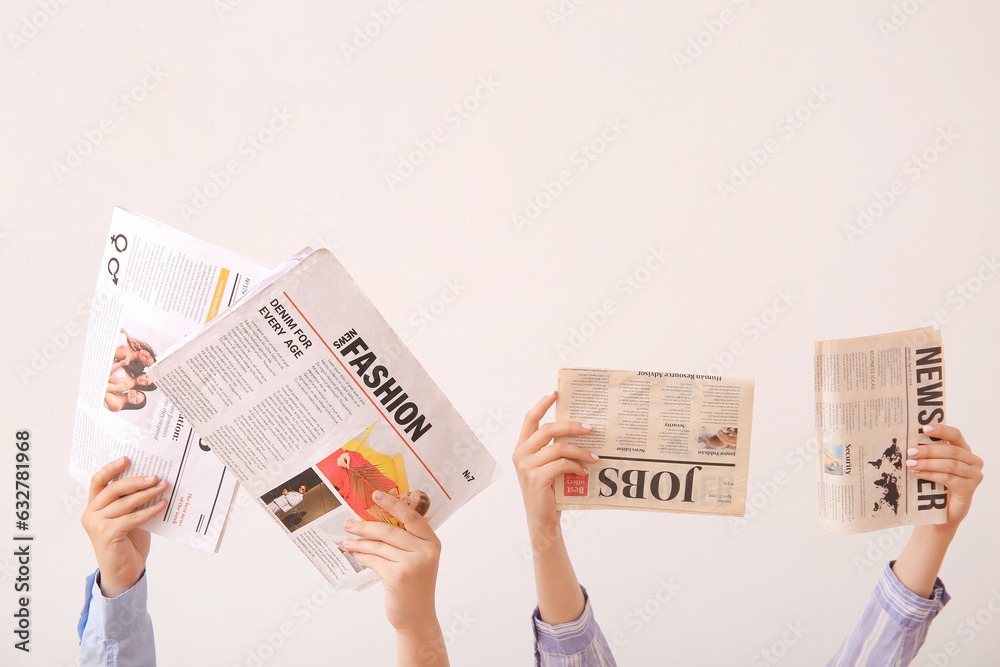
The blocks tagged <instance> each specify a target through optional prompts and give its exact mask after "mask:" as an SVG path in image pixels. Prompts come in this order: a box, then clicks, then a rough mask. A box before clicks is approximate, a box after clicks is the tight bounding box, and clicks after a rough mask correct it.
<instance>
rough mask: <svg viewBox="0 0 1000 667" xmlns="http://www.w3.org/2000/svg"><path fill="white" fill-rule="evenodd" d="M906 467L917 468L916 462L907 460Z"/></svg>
mask: <svg viewBox="0 0 1000 667" xmlns="http://www.w3.org/2000/svg"><path fill="white" fill-rule="evenodd" d="M906 465H908V466H910V467H911V468H916V467H917V462H916V461H914V460H913V459H908V460H907V461H906Z"/></svg>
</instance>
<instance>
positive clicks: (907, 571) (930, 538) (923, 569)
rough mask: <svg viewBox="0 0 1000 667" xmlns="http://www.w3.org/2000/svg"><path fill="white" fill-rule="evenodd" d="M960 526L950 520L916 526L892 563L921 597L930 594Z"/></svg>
mask: <svg viewBox="0 0 1000 667" xmlns="http://www.w3.org/2000/svg"><path fill="white" fill-rule="evenodd" d="M957 529H958V526H953V525H950V524H941V525H933V526H917V527H915V528H914V529H913V534H912V535H910V539H909V541H908V542H907V543H906V546H905V547H903V553H901V554H900V555H899V558H898V559H896V564H895V565H893V567H892V571H893V572H894V573H895V575H896V578H897V579H899V582H900V583H901V584H903V585H904V586H906V588H908V589H909V590H911V591H913V592H914V593H915V594H917V595H919V596H920V597H922V598H929V597H930V595H931V593H932V592H933V591H934V582H935V581H936V580H937V577H938V572H939V571H940V570H941V563H943V562H944V557H945V554H946V553H948V546H949V545H951V541H952V539H954V537H955V532H956V530H957Z"/></svg>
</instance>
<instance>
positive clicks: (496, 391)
mask: <svg viewBox="0 0 1000 667" xmlns="http://www.w3.org/2000/svg"><path fill="white" fill-rule="evenodd" d="M998 19H1000V7H998V6H997V5H996V4H995V3H988V2H982V1H979V2H976V1H973V0H959V1H956V2H950V3H944V2H925V1H924V0H876V1H874V2H865V1H861V0H848V1H846V2H838V3H804V2H797V3H796V2H773V1H772V2H764V1H762V0H717V1H715V2H695V1H694V0H685V1H684V2H670V3H658V2H651V1H646V2H640V1H638V0H631V1H618V2H610V1H608V0H587V1H583V0H530V1H528V2H500V1H499V0H487V1H483V2H476V3H455V2H443V1H440V0H421V1H419V2H418V1H416V0H363V1H358V2H349V3H325V2H317V1H315V0H312V1H305V2H293V3H270V2H261V1H260V0H242V1H241V0H212V1H209V0H204V1H202V2H190V1H185V2H174V3H154V2H147V1H132V2H122V1H117V0H112V1H107V2H100V3H86V2H70V1H68V0H12V1H8V2H5V3H3V6H2V8H0V36H2V43H0V89H2V91H3V93H2V94H3V103H2V104H0V120H2V122H0V147H2V158H0V169H2V172H0V193H2V194H0V283H2V284H3V285H4V288H3V290H4V291H3V294H4V299H3V318H2V321H3V324H2V327H0V329H2V332H3V333H2V340H3V349H4V353H3V380H2V400H0V404H2V406H3V408H2V414H3V419H2V429H3V441H4V442H7V443H8V445H7V446H5V447H3V448H2V449H0V452H3V453H2V454H0V499H2V500H0V516H7V519H8V522H7V523H5V524H4V523H0V526H5V527H3V528H0V554H2V555H0V618H2V619H6V620H5V621H2V622H0V637H4V639H3V640H2V641H0V662H2V663H4V664H17V665H20V664H24V665H45V666H47V667H48V666H59V667H62V666H67V665H73V664H75V660H76V646H77V644H76V634H75V625H76V620H77V618H78V614H79V609H80V606H81V604H82V600H83V578H84V576H85V575H86V574H87V573H88V572H89V571H91V569H92V568H93V567H94V563H95V561H94V557H93V552H92V550H91V548H90V544H89V541H88V539H87V537H86V535H85V533H84V531H83V529H82V528H81V527H80V523H79V516H80V513H81V512H82V510H83V502H82V500H81V497H82V496H85V491H84V490H83V489H82V488H80V487H79V486H78V485H77V483H76V482H74V481H73V480H72V479H71V478H70V477H69V475H68V474H67V472H66V470H67V465H68V458H69V443H70V438H71V433H72V428H73V415H74V410H75V405H76V392H77V387H78V379H79V369H80V363H81V355H82V350H83V339H84V335H83V333H82V332H83V331H84V329H85V327H86V323H87V321H86V308H87V304H88V303H89V300H90V298H91V295H92V293H93V289H94V285H95V281H96V276H97V272H98V270H99V268H100V267H99V262H100V257H101V253H102V250H103V247H104V244H105V243H107V242H108V241H107V238H106V232H107V229H108V227H109V224H110V216H111V212H112V207H113V206H114V205H119V206H123V207H126V208H129V209H132V210H135V211H137V212H140V213H143V214H145V215H148V216H150V217H153V218H155V219H157V220H160V221H162V222H164V223H167V224H170V225H173V226H175V227H178V228H180V229H182V230H184V231H186V232H188V233H190V234H193V235H195V236H198V237H200V238H203V239H205V240H207V241H211V242H214V243H217V244H220V245H224V246H227V247H229V248H231V249H233V250H235V251H237V252H240V253H242V254H244V255H246V256H249V257H252V258H254V259H256V260H258V261H260V262H263V263H268V264H271V265H275V264H277V263H278V262H280V261H281V260H282V259H284V258H285V257H286V256H288V255H291V254H292V253H294V252H296V251H297V250H298V249H299V248H300V247H302V246H304V245H307V244H309V245H313V246H320V245H325V246H327V247H330V248H331V249H333V251H334V252H335V253H336V255H337V256H338V258H339V259H340V260H341V262H343V264H344V265H345V266H346V267H347V269H348V270H349V271H350V272H351V273H352V274H353V276H354V277H355V279H356V280H357V282H358V283H359V284H360V285H361V286H362V288H363V289H364V290H365V291H366V292H367V294H368V295H369V296H370V298H371V299H372V301H373V302H374V303H375V304H376V306H377V307H378V308H379V309H380V310H381V312H382V314H383V315H384V316H385V317H386V319H387V320H388V321H389V323H390V324H391V325H393V326H394V327H395V328H396V329H397V331H398V332H400V333H403V332H406V333H408V334H410V336H411V338H412V345H411V348H412V350H413V352H414V354H415V355H416V356H417V358H418V359H419V360H420V361H421V362H422V363H423V364H424V366H425V367H426V369H427V370H428V371H429V372H430V374H431V375H432V376H433V377H434V379H435V380H436V382H437V383H438V384H439V385H440V386H441V388H442V389H443V390H444V391H445V392H446V393H447V394H448V395H449V396H450V398H451V399H452V401H453V402H454V403H455V405H456V407H457V408H458V410H459V411H460V412H461V413H462V415H463V416H464V417H465V418H466V420H467V421H468V422H469V424H470V425H471V426H472V427H473V428H478V429H480V430H481V432H482V433H483V434H484V439H485V444H486V446H487V447H488V448H489V449H490V451H491V452H492V453H493V455H494V457H495V458H496V459H497V460H498V461H500V463H501V465H502V466H503V467H504V468H505V470H506V472H507V474H506V475H505V476H504V478H502V479H501V480H500V481H499V482H497V483H496V484H494V485H493V486H492V487H490V488H489V489H488V490H487V491H486V492H484V493H483V494H481V495H480V496H479V497H477V498H476V499H475V500H474V501H473V502H471V503H470V504H469V505H468V506H467V507H466V508H464V509H463V510H462V511H460V512H459V513H458V514H457V515H456V516H455V517H453V518H452V519H451V520H450V521H448V523H447V524H445V526H443V527H442V528H441V530H440V532H439V534H440V537H441V539H442V542H443V545H444V550H443V556H442V560H441V571H440V578H439V586H438V610H439V613H440V617H441V621H442V625H443V627H444V630H445V632H446V633H447V638H448V640H449V642H450V651H451V656H452V663H453V664H455V665H468V664H489V665H527V664H530V662H531V659H532V655H531V640H532V634H531V629H530V624H529V618H528V617H529V614H530V612H531V609H532V607H533V606H534V586H533V581H532V575H531V564H530V560H529V558H530V552H529V550H528V538H527V533H526V530H525V528H524V521H523V511H522V508H521V502H520V494H519V492H518V489H517V481H516V477H515V475H514V474H513V467H512V464H511V463H510V453H511V450H512V447H513V444H514V441H515V439H516V436H517V433H518V430H519V425H520V422H521V419H522V418H523V415H524V412H525V411H526V410H527V409H528V408H529V407H530V406H531V405H533V404H534V403H535V402H536V401H537V400H538V398H539V397H541V396H542V395H543V394H545V393H547V392H548V391H550V390H552V389H553V388H554V387H555V380H556V371H557V369H558V368H559V367H560V366H561V365H574V366H596V367H610V368H625V369H655V370H664V371H677V372H681V371H685V372H692V371H699V370H700V371H706V370H709V369H714V370H716V371H721V372H722V373H723V374H726V375H734V376H743V377H753V378H755V379H756V401H755V403H756V404H755V410H754V429H753V442H752V456H751V468H750V512H749V513H748V517H747V519H746V520H745V521H743V522H735V521H729V520H726V519H721V518H713V517H691V516H682V515H671V514H650V513H639V512H617V511H616V512H590V513H573V514H572V515H569V514H567V515H566V516H565V517H564V522H565V523H566V535H567V540H568V542H569V545H570V548H571V550H572V553H573V555H574V561H575V563H576V565H577V570H578V574H579V576H580V579H581V580H582V581H583V582H584V583H585V584H586V585H587V586H588V589H589V590H590V592H591V595H592V598H593V599H594V601H595V605H596V607H595V609H596V613H597V617H598V619H599V621H600V622H601V624H602V626H603V628H604V631H605V633H606V634H607V635H608V636H609V637H617V639H616V640H615V643H616V644H617V645H618V646H617V654H618V657H619V662H620V663H621V664H622V665H629V664H633V665H652V664H666V663H670V664H674V663H676V664H684V665H709V666H716V665H763V664H783V665H818V664H822V663H823V662H824V661H825V660H826V659H827V658H828V657H829V656H830V655H832V653H833V652H834V651H835V649H836V647H837V646H838V645H839V643H840V641H841V640H842V638H843V637H844V635H845V634H846V632H847V630H848V628H849V627H850V625H851V624H852V623H853V621H854V618H855V617H856V615H857V613H858V612H859V610H860V609H861V607H862V604H863V602H864V600H865V598H866V597H867V596H868V595H869V593H870V591H871V588H872V587H873V585H874V583H875V581H876V579H877V577H878V574H879V572H880V570H881V569H882V567H883V565H884V563H885V561H886V560H888V559H889V558H890V557H893V556H895V555H896V554H898V552H899V550H900V549H901V548H902V545H903V544H904V542H905V539H906V535H907V534H908V532H907V531H896V532H893V533H890V532H883V533H870V534H864V535H857V536H842V535H835V534H832V533H826V532H822V531H820V529H819V528H818V518H817V509H816V487H815V480H816V462H815V455H814V449H815V447H814V445H815V443H814V441H812V438H813V418H812V415H813V407H812V400H813V393H812V392H813V383H812V341H813V340H817V339H825V338H839V337H848V336H861V335H868V334H875V333H882V332H888V331H897V330H901V329H908V328H912V327H915V326H918V325H920V324H925V323H930V322H932V321H934V322H936V323H937V324H938V325H940V327H941V329H942V330H943V332H944V340H945V356H946V363H947V382H948V385H947V386H948V393H947V404H948V410H949V421H950V422H951V423H952V424H954V425H956V426H958V427H960V428H961V429H963V431H964V432H965V434H966V436H967V438H968V440H969V442H970V443H971V445H972V447H973V450H974V451H976V452H977V453H979V454H980V455H982V456H983V458H984V459H985V460H986V469H985V474H986V481H985V482H984V483H983V485H982V486H981V488H980V490H979V492H978V494H977V496H976V501H975V503H974V505H973V510H972V514H971V515H970V517H969V518H968V520H967V521H966V523H965V524H964V525H963V527H962V529H961V531H960V532H959V534H958V538H957V540H956V541H955V543H954V545H953V546H952V549H951V553H950V554H949V556H948V559H947V560H946V562H945V565H944V569H943V572H942V577H943V579H944V581H945V583H946V584H947V586H948V590H949V591H950V592H951V593H952V595H953V596H954V599H953V601H952V602H951V604H950V605H948V607H947V608H946V609H945V610H944V612H943V613H942V614H941V615H940V616H939V617H938V619H937V620H936V621H935V623H934V625H933V628H932V630H931V632H930V634H929V636H928V639H927V643H926V645H925V647H924V649H923V652H922V653H921V655H920V656H919V657H918V658H917V660H916V661H915V663H914V664H916V665H918V666H919V667H926V666H929V665H937V666H940V665H945V664H947V665H959V666H976V667H978V666H982V665H987V664H996V660H997V655H1000V573H998V572H997V569H996V565H995V564H996V554H997V553H998V551H1000V536H998V531H997V530H996V526H997V520H996V510H995V508H996V507H997V505H998V504H1000V494H998V491H997V472H996V470H995V467H994V466H995V463H994V461H995V460H996V452H997V443H996V439H995V437H996V435H995V434H996V422H995V421H994V419H993V418H994V416H995V415H994V414H993V413H994V411H995V410H996V406H997V404H998V398H1000V392H998V391H997V389H996V384H995V383H996V382H997V375H998V374H997V371H998V361H1000V359H998V352H997V345H996V331H997V326H998V324H1000V311H998V306H1000V276H998V272H1000V265H998V261H997V252H998V250H1000V231H998V226H997V209H998V203H1000V190H998V188H997V187H996V184H997V181H998V176H1000V170H998V168H997V155H998V154H1000V152H998V148H1000V130H998V125H997V122H996V121H997V118H998V117H1000V89H998V87H997V85H996V84H997V81H998V80H1000V50H998V49H997V45H996V33H997V30H996V26H997V21H998ZM657 257H659V258H661V259H659V260H655V261H654V258H657ZM664 257H665V259H664ZM446 301H447V303H446ZM776 304H777V305H779V306H780V309H781V310H783V311H784V312H778V311H777V309H776ZM734 344H739V345H737V349H739V350H740V354H738V355H733V354H732V353H731V352H730V350H731V349H733V346H734ZM43 351H44V352H43ZM33 362H34V364H35V367H34V368H32V363H33ZM24 369H32V372H30V373H28V372H25V370H24ZM21 429H29V430H30V431H31V441H32V450H31V451H32V455H33V459H32V466H33V467H32V475H33V476H32V479H31V484H32V518H31V526H32V531H33V534H34V535H35V536H36V537H35V541H34V543H33V547H32V548H33V559H32V562H31V594H30V595H31V605H30V608H31V613H32V626H31V628H32V635H31V638H32V642H31V648H32V651H31V653H30V654H28V655H24V654H22V653H21V652H19V651H15V650H14V648H13V643H14V638H13V634H12V632H11V630H12V628H13V619H12V616H11V614H12V613H13V610H14V607H15V602H16V597H18V594H16V593H15V591H14V583H15V578H16V576H17V573H16V568H15V562H14V558H13V544H14V543H13V539H12V538H13V535H14V532H15V529H14V525H13V524H14V517H13V513H14V507H13V502H14V494H13V489H14V449H13V446H12V441H13V439H14V434H15V432H16V431H18V430H21ZM271 523H272V522H271V520H270V519H269V518H268V517H267V516H265V513H264V512H263V511H262V510H260V509H259V508H257V507H256V506H253V505H251V504H250V499H249V498H248V497H247V496H246V495H245V493H243V492H241V493H240V495H239V496H238V507H237V509H236V510H234V514H233V516H232V518H231V521H230V525H229V528H228V532H227V535H226V538H225V540H224V542H223V544H222V548H221V551H220V553H219V554H218V555H205V554H201V553H198V552H195V551H193V550H192V549H189V548H187V547H183V546H181V545H178V544H175V543H171V542H167V541H165V540H163V539H160V538H156V537H154V538H153V544H152V552H151V555H150V558H149V563H148V577H149V582H150V611H151V613H152V615H153V619H154V623H155V628H156V636H157V647H158V653H159V658H160V664H163V665H224V666H226V667H230V666H237V665H244V666H253V665H268V666H270V665H295V664H317V663H318V662H323V661H326V662H330V663H333V662H337V663H343V664H373V665H386V664H391V663H392V661H393V660H394V657H393V656H394V644H393V641H392V630H391V628H390V626H389V625H388V623H387V622H386V621H385V618H384V615H383V609H382V599H381V594H380V591H379V590H378V589H373V590H369V591H367V592H364V593H362V594H358V595H353V596H350V597H345V598H340V597H335V596H331V595H329V594H328V593H327V592H326V590H325V589H324V587H323V579H322V578H321V577H320V575H319V574H318V572H316V571H315V569H314V568H313V567H312V566H311V565H309V563H308V562H307V560H306V559H305V557H304V556H302V555H301V554H300V553H299V552H298V551H297V550H296V549H295V548H294V547H293V546H292V544H291V542H290V541H288V540H286V539H284V538H283V537H282V536H281V535H280V533H279V531H277V530H276V529H275V528H274V526H272V525H271ZM4 544H6V545H7V546H3V545H4ZM667 591H670V592H669V593H668V592H667ZM790 628H794V629H795V631H794V632H792V631H790ZM764 651H769V652H770V655H771V656H772V657H771V658H767V657H766V656H765V655H764V653H763V652H764ZM774 656H780V657H777V658H775V657H774ZM775 660H776V661H775Z"/></svg>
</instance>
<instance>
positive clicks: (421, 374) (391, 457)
mask: <svg viewBox="0 0 1000 667" xmlns="http://www.w3.org/2000/svg"><path fill="white" fill-rule="evenodd" d="M149 372H150V375H151V376H152V377H153V379H154V380H155V381H156V383H157V385H158V386H159V387H160V388H161V389H162V391H163V392H164V393H165V394H166V395H167V396H169V397H170V399H171V401H173V402H174V403H175V404H176V405H177V406H178V408H179V410H180V411H181V413H182V414H183V415H184V416H185V418H186V419H188V420H189V421H190V422H191V423H192V424H193V425H194V426H195V428H197V430H198V432H199V433H201V434H202V437H203V439H204V442H205V443H207V446H208V447H210V448H211V450H212V451H213V452H214V453H215V454H216V455H217V456H218V457H219V458H220V459H221V460H222V461H224V462H225V464H226V465H227V466H228V468H229V470H231V471H232V473H233V474H234V475H235V476H236V477H237V478H238V479H239V481H240V483H241V484H243V486H244V487H245V488H246V489H247V490H248V491H249V492H250V493H251V494H252V495H253V496H255V497H256V498H257V500H258V503H259V504H260V505H261V506H262V507H265V508H266V509H267V510H268V512H269V513H270V515H271V516H272V517H273V518H274V520H275V522H276V523H277V524H278V525H279V526H280V530H282V531H283V532H284V533H285V534H287V535H289V537H290V538H291V540H292V542H293V543H295V544H296V546H298V547H299V549H300V550H301V551H302V552H303V553H304V554H305V555H306V556H307V557H308V558H309V560H310V561H312V563H313V564H314V565H315V566H316V567H317V568H318V569H319V570H320V572H322V574H323V575H324V576H325V577H326V578H327V579H329V580H330V582H331V583H333V584H334V586H335V587H337V588H338V589H341V590H351V589H356V588H360V587H362V586H364V585H366V584H368V583H370V582H372V581H374V580H375V579H376V578H377V577H375V575H374V574H373V573H372V572H371V571H370V570H367V569H364V568H363V566H362V565H361V564H360V563H359V562H358V560H357V559H356V558H354V556H353V555H352V554H351V553H350V552H349V551H347V550H346V549H345V548H344V547H343V544H344V540H345V539H348V538H349V535H348V534H347V533H345V531H344V522H345V520H348V519H363V520H366V521H382V522H386V523H393V524H397V525H398V522H397V521H396V520H395V519H394V518H392V517H391V516H390V515H388V514H387V513H386V512H385V511H384V510H383V509H382V507H380V506H379V505H378V504H377V503H376V502H375V501H374V500H373V498H372V495H373V493H375V492H376V491H381V492H382V493H386V494H390V495H394V496H396V497H398V498H399V499H400V500H403V501H404V502H405V503H407V504H408V505H409V506H410V507H411V508H413V509H415V510H416V511H417V512H419V513H420V514H423V515H424V516H426V517H427V520H428V522H429V523H430V525H431V526H432V527H435V528H436V527H437V526H439V525H440V524H441V523H442V522H443V521H444V520H445V519H446V518H448V517H449V516H450V515H451V514H452V513H453V512H454V511H455V510H456V509H458V508H459V507H460V506H461V505H463V504H464V503H465V502H467V501H468V500H469V499H471V498H472V497H473V496H474V495H476V494H477V493H478V492H479V491H481V490H482V489H484V488H485V487H486V486H488V485H489V484H490V483H491V482H492V481H493V479H494V478H495V476H496V474H497V472H498V469H497V466H496V463H495V462H494V460H493V459H492V458H491V457H490V455H489V453H488V452H487V451H486V450H485V448H484V447H483V446H482V444H481V443H480V442H479V440H478V439H477V438H476V436H475V435H474V434H473V432H472V430H471V429H470V428H469V427H468V426H467V425H466V423H465V422H464V421H463V420H462V418H461V416H460V415H459V414H458V412H457V411H456V410H455V408H454V407H453V406H452V405H451V403H450V402H449V401H448V399H447V398H446V397H445V396H444V394H443V393H442V392H441V390H440V389H439V388H438V387H437V385H435V384H434V382H433V381H432V380H431V379H430V378H429V377H428V376H427V374H426V372H425V371H424V370H423V368H422V367H421V366H420V364H419V363H418V362H417V360H416V359H414V357H413V355H412V354H410V352H409V350H407V349H406V347H405V346H404V345H403V343H402V342H401V341H400V339H399V338H398V336H396V334H395V333H394V332H393V331H392V329H391V328H390V327H389V325H388V324H387V323H386V322H385V320H384V319H383V318H382V316H381V315H380V314H379V312H378V311H377V310H376V309H375V307H374V306H373V305H372V304H371V302H370V301H369V300H368V298H367V297H366V296H365V295H364V293H363V292H362V291H361V289H360V288H359V287H358V285H357V284H356V283H355V282H354V281H353V280H352V279H351V277H350V275H349V274H348V273H347V271H346V270H345V269H344V268H343V267H342V266H341V265H340V263H339V262H337V260H336V259H335V258H334V257H333V255H332V254H331V253H330V252H329V251H326V250H318V251H315V252H312V253H309V254H308V255H306V256H304V257H303V258H302V259H301V260H300V261H298V262H295V263H294V264H293V265H292V266H291V267H290V268H289V269H288V270H286V271H283V272H279V273H278V274H276V275H274V276H272V277H271V278H270V279H268V280H265V281H263V282H262V283H261V284H260V285H259V287H258V289H257V290H256V291H255V292H252V293H250V294H248V295H247V296H246V297H245V298H244V299H243V300H242V301H241V302H240V303H239V304H238V305H237V306H236V307H234V308H232V309H231V310H229V311H228V312H227V313H225V314H224V315H223V316H221V317H218V318H216V319H215V320H213V321H212V322H210V323H209V324H207V325H206V326H205V327H204V328H203V329H202V330H200V331H199V332H197V333H196V334H194V335H192V336H191V337H190V338H189V339H188V340H187V341H186V342H185V343H184V344H183V345H181V346H180V347H178V348H177V349H176V350H173V351H171V352H170V353H169V354H167V355H166V356H165V357H163V358H162V359H160V360H159V361H158V362H157V364H156V365H155V366H154V367H153V368H152V369H150V371H149Z"/></svg>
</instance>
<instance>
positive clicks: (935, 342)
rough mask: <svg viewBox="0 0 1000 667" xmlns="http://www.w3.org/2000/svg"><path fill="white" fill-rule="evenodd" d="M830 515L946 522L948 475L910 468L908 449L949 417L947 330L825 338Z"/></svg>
mask: <svg viewBox="0 0 1000 667" xmlns="http://www.w3.org/2000/svg"><path fill="white" fill-rule="evenodd" d="M814 348H815V349H814V351H815V359H814V363H815V390H816V439H817V441H818V442H819V443H821V444H822V450H821V454H820V456H819V457H818V465H819V471H818V472H819V515H820V525H821V526H822V527H823V528H825V529H826V530H832V531H835V532H839V533H863V532H867V531H871V530H879V529H882V528H892V527H894V526H903V525H918V524H929V523H944V522H945V521H946V520H947V513H948V511H947V501H948V494H947V491H946V490H945V488H944V487H943V486H942V485H937V484H935V483H934V482H929V481H927V480H922V479H920V478H919V475H914V474H913V473H910V472H907V470H906V466H905V465H904V462H905V459H906V450H907V449H908V448H909V447H912V446H914V445H918V444H927V443H930V442H931V441H932V440H933V439H932V438H931V437H930V436H927V435H924V434H923V427H924V426H926V425H928V424H936V423H939V422H943V421H944V357H943V355H942V350H941V332H939V331H936V330H934V329H912V330H910V331H900V332H898V333H892V334H885V335H881V336H868V337H866V338H845V339H843V340H825V341H817V342H816V343H815V344H814Z"/></svg>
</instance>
